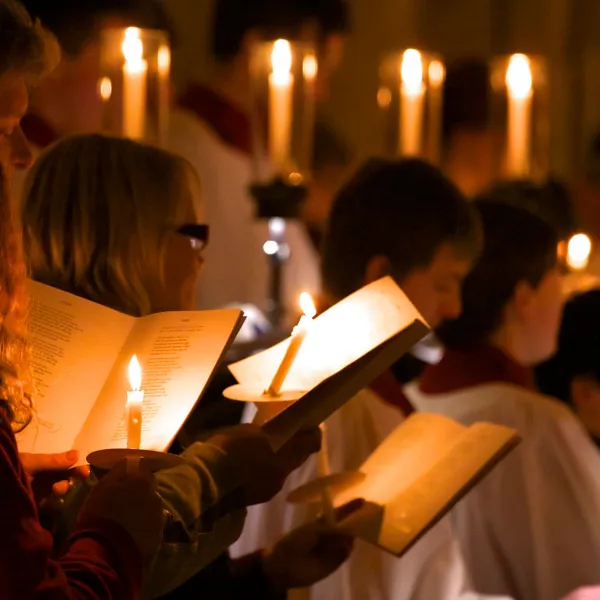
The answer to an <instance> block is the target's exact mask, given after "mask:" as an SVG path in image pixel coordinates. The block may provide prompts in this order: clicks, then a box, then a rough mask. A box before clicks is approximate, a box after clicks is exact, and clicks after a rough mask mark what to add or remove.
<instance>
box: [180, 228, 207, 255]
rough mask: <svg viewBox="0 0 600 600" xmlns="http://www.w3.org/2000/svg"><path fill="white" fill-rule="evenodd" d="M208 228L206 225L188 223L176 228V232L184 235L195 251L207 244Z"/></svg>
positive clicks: (200, 250)
mask: <svg viewBox="0 0 600 600" xmlns="http://www.w3.org/2000/svg"><path fill="white" fill-rule="evenodd" d="M209 232H210V228H209V226H208V225H199V224H197V223H189V224H186V225H182V226H181V227H179V229H177V233H179V234H180V235H184V236H186V237H187V238H188V239H189V240H190V245H191V247H192V249H193V250H194V251H195V252H198V253H200V252H202V250H204V249H205V248H206V246H207V244H208V238H209Z"/></svg>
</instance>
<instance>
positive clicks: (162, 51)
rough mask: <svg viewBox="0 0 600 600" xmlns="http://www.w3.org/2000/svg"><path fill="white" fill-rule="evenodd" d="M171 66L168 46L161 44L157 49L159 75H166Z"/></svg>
mask: <svg viewBox="0 0 600 600" xmlns="http://www.w3.org/2000/svg"><path fill="white" fill-rule="evenodd" d="M170 68H171V51H170V50H169V47H168V46H165V45H162V46H161V47H160V48H159V49H158V70H159V72H160V73H161V75H168V74H169V70H170Z"/></svg>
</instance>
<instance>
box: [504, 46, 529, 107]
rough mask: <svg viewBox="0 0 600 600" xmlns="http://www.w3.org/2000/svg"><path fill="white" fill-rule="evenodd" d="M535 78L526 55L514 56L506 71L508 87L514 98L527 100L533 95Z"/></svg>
mask: <svg viewBox="0 0 600 600" xmlns="http://www.w3.org/2000/svg"><path fill="white" fill-rule="evenodd" d="M532 85H533V76H532V74H531V64H530V62H529V58H527V56H525V54H513V55H512V56H511V57H510V61H509V63H508V69H506V87H507V88H508V91H509V93H510V95H511V96H512V97H513V98H517V99H525V98H528V97H529V95H530V94H531V88H532Z"/></svg>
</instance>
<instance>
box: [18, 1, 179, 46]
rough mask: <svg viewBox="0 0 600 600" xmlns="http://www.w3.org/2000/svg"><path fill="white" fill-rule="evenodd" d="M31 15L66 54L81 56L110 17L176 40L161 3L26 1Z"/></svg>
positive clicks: (24, 2) (25, 4)
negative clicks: (157, 30) (162, 31)
mask: <svg viewBox="0 0 600 600" xmlns="http://www.w3.org/2000/svg"><path fill="white" fill-rule="evenodd" d="M22 2H23V4H24V6H25V8H26V9H27V10H28V11H29V14H30V15H31V16H32V17H33V18H36V19H39V20H40V21H41V22H42V24H43V25H44V27H46V28H47V29H49V30H50V31H51V32H52V33H53V34H54V35H55V36H56V37H57V38H58V42H59V44H60V46H61V48H62V50H63V52H64V53H65V54H67V55H69V56H77V55H78V54H79V53H80V52H81V51H82V49H83V47H84V46H85V44H86V43H87V42H88V41H89V40H90V39H93V38H94V36H95V35H97V33H98V27H99V26H100V24H101V22H102V20H103V19H104V18H106V17H111V16H116V17H120V18H123V19H124V20H126V21H127V23H128V24H130V25H135V26H137V27H145V28H148V29H161V30H164V31H167V33H169V35H170V37H173V28H172V25H171V21H170V19H169V17H168V16H167V12H166V10H165V8H164V5H163V3H162V2H161V1H160V0H22Z"/></svg>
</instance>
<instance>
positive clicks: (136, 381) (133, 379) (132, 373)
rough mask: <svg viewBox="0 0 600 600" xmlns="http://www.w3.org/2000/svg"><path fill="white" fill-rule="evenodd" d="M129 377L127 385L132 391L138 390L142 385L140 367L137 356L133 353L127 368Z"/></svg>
mask: <svg viewBox="0 0 600 600" xmlns="http://www.w3.org/2000/svg"><path fill="white" fill-rule="evenodd" d="M127 376H128V377H129V385H130V386H131V389H132V390H133V391H134V392H138V391H139V390H140V388H141V387H142V367H141V365H140V361H139V360H138V357H137V356H136V355H135V354H134V355H133V356H132V357H131V360H130V361H129V369H128V372H127Z"/></svg>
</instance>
